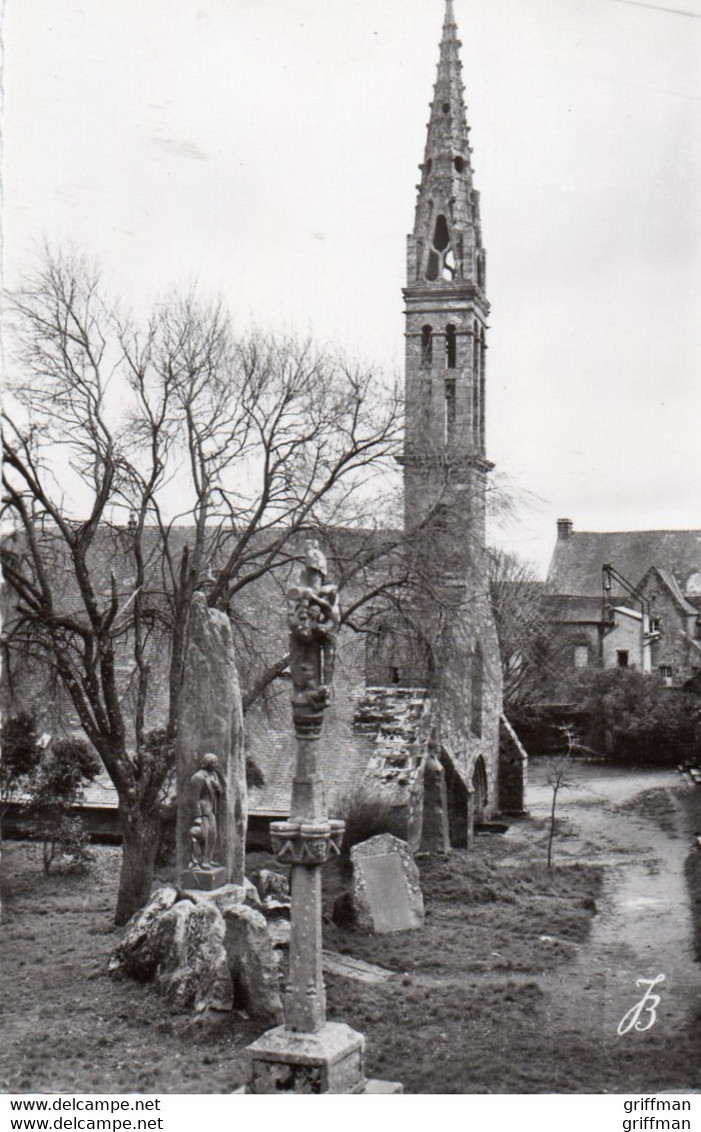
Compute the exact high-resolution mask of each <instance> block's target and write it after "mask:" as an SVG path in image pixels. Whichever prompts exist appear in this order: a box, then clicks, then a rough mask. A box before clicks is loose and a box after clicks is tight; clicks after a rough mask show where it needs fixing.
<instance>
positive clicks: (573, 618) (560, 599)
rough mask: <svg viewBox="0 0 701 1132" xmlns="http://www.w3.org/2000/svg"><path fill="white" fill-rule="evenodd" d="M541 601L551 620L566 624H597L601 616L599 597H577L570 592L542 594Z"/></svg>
mask: <svg viewBox="0 0 701 1132" xmlns="http://www.w3.org/2000/svg"><path fill="white" fill-rule="evenodd" d="M541 601H542V603H543V608H544V609H545V611H546V613H547V615H548V617H550V618H551V620H553V621H566V622H567V624H568V625H571V624H575V623H577V624H582V625H592V624H593V625H598V624H599V622H600V621H601V618H602V602H601V597H600V596H598V597H579V596H576V595H572V594H549V593H545V594H543V596H542V598H541Z"/></svg>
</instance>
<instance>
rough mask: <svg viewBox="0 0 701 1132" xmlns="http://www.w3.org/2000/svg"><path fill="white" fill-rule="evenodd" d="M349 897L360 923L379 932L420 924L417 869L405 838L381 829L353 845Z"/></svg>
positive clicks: (414, 926)
mask: <svg viewBox="0 0 701 1132" xmlns="http://www.w3.org/2000/svg"><path fill="white" fill-rule="evenodd" d="M351 857H352V860H353V892H352V901H353V908H354V913H355V918H356V920H357V922H358V923H359V924H360V926H364V927H367V928H370V929H371V930H372V931H375V932H377V933H379V934H383V933H387V932H401V931H410V930H412V929H415V928H420V927H421V926H422V924H423V919H424V904H423V895H422V893H421V886H420V884H419V870H418V868H417V867H416V864H415V862H414V859H413V857H412V854H411V852H410V850H409V847H408V845H407V844H406V842H405V841H400V839H399V838H398V837H393V836H392V834H388V833H384V834H380V835H379V836H377V837H371V838H370V839H369V840H368V841H363V842H361V843H360V844H358V845H354V846H353V849H352V850H351Z"/></svg>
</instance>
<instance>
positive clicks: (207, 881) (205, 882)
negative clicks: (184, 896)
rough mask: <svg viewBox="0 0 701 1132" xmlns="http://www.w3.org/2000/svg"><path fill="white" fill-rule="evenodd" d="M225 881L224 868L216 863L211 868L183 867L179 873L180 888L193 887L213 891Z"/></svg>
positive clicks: (203, 890) (200, 890)
mask: <svg viewBox="0 0 701 1132" xmlns="http://www.w3.org/2000/svg"><path fill="white" fill-rule="evenodd" d="M226 883H227V879H226V869H225V868H224V866H223V865H217V866H216V867H215V868H213V869H198V868H193V869H184V870H183V872H182V873H181V874H180V887H181V888H194V889H197V890H198V891H199V892H213V891H214V889H215V888H221V887H222V885H225V884H226Z"/></svg>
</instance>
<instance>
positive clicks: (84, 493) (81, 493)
mask: <svg viewBox="0 0 701 1132" xmlns="http://www.w3.org/2000/svg"><path fill="white" fill-rule="evenodd" d="M12 309H13V312H14V328H13V329H14V334H15V336H16V339H17V341H18V343H19V350H18V369H17V375H16V377H15V379H14V380H13V381H12V383H11V388H10V391H9V394H8V397H7V399H6V407H5V412H4V414H3V452H4V471H3V485H4V490H5V504H4V506H5V516H6V517H9V518H10V520H11V523H12V526H13V528H14V532H15V533H14V536H12V537H9V538H8V539H7V540H6V541H5V543H4V546H3V550H2V562H3V566H4V569H5V573H6V577H7V580H8V582H9V584H10V586H11V588H12V590H13V591H14V594H15V596H16V606H15V609H14V611H13V612H12V613H11V615H10V616H9V618H8V620H7V624H6V651H7V653H8V655H10V656H12V655H13V654H14V655H19V656H20V657H25V658H26V657H27V656H30V657H32V658H34V659H35V660H37V661H38V662H41V663H43V664H45V665H47V666H49V667H50V668H51V669H52V670H53V671H54V673H55V675H56V677H57V679H58V681H59V683H60V685H61V687H62V688H63V690H64V692H65V694H66V695H67V697H68V698H69V700H70V703H71V704H72V707H73V709H74V711H75V713H76V715H77V717H78V719H79V721H80V724H81V726H82V728H83V730H84V731H85V734H86V735H87V737H88V738H89V740H90V741H91V743H92V744H93V746H94V747H95V749H96V750H97V752H98V753H99V755H100V757H101V759H102V761H103V763H104V765H105V768H106V770H107V772H108V774H109V776H110V778H111V779H112V782H113V783H114V785H115V788H116V790H117V794H118V797H119V807H120V819H121V826H122V836H123V858H122V870H121V876H120V882H119V893H118V898H117V909H116V920H117V922H118V923H123V922H125V921H126V919H128V918H129V916H130V915H131V914H132V913H133V912H134V911H135V910H136V909H137V908H138V907H140V906H141V905H142V904H143V903H144V901H145V900H146V899H147V897H148V895H149V891H150V885H151V879H152V873H153V863H154V859H155V853H156V848H157V844H158V833H159V824H160V810H159V807H160V802H161V801H162V798H163V793H164V789H165V787H166V784H167V781H168V775H169V773H170V771H171V768H172V754H171V752H172V745H173V741H174V739H175V734H176V730H177V719H178V695H179V689H180V684H181V677H182V664H183V656H184V651H185V644H186V631H187V610H188V608H189V603H190V600H191V598H192V595H193V593H194V592H195V590H196V589H198V588H200V589H205V591H206V592H207V595H208V601H209V603H210V605H212V606H216V607H219V608H223V609H228V610H229V611H231V609H232V608H233V607H235V605H236V599H237V595H239V594H240V593H241V592H242V591H243V590H244V588H245V587H247V586H249V585H251V584H252V583H254V582H256V581H257V580H258V579H260V578H261V577H263V576H264V575H268V576H276V575H277V574H278V573H280V572H282V573H284V571H285V570H286V569H288V568H289V565H290V561H291V559H292V557H293V556H294V550H293V549H292V548H293V546H294V540H295V537H296V536H298V535H299V533H300V532H301V531H307V530H310V529H312V530H313V529H320V530H321V529H326V530H330V529H333V528H334V526H335V525H337V524H339V523H340V522H343V521H346V522H347V521H348V516H350V517H351V519H352V520H353V521H357V520H358V517H359V516H361V515H362V514H363V509H364V508H366V507H367V505H368V499H369V498H370V488H369V484H370V485H371V483H372V479H373V477H374V476H381V475H383V474H384V472H385V470H386V469H387V468H388V467H389V466H390V463H391V462H392V460H393V458H394V456H395V454H396V452H397V447H398V441H399V436H400V425H401V414H400V408H399V401H398V398H397V395H396V391H395V390H394V389H393V388H389V389H387V388H386V387H385V386H384V383H383V382H382V381H381V379H380V377H379V375H378V374H377V373H375V372H373V371H372V370H370V369H367V368H362V367H360V366H354V365H349V364H348V363H346V362H344V361H343V360H342V359H340V358H338V357H335V356H333V355H330V354H328V353H324V352H322V351H318V350H316V349H315V348H314V347H313V346H312V345H311V344H310V343H309V342H304V343H299V342H297V341H294V340H292V339H286V340H283V341H281V340H279V339H276V338H273V337H271V336H267V335H265V334H262V333H260V332H254V333H251V334H249V335H247V336H245V337H243V338H236V337H234V335H233V334H232V332H231V328H230V326H229V322H228V319H227V317H226V315H225V313H224V311H223V310H222V308H221V307H220V306H217V305H213V306H206V305H202V304H199V303H198V302H197V301H196V300H195V299H194V298H191V297H188V298H186V299H174V300H172V301H170V302H167V303H165V304H163V305H162V306H161V307H159V308H158V309H157V310H156V312H155V314H154V315H153V317H152V318H151V319H150V320H149V321H148V323H147V324H146V325H145V326H144V327H139V326H136V325H135V324H134V323H133V322H132V321H130V320H127V319H121V320H120V319H119V318H118V317H117V316H116V315H115V312H114V309H113V308H112V307H111V306H110V305H109V304H108V303H107V302H106V301H105V299H104V297H103V294H102V292H101V287H100V280H99V276H98V274H97V272H95V271H93V270H91V269H90V268H89V267H87V266H86V264H85V262H84V261H83V260H81V258H80V257H78V256H75V255H73V254H60V255H52V254H50V253H47V255H46V257H45V259H44V261H43V262H42V264H41V266H40V268H39V270H38V271H37V273H36V275H35V276H34V278H32V279H31V280H30V281H29V282H28V283H27V285H26V286H25V287H24V288H23V289H22V291H21V292H20V293H18V294H17V295H16V296H15V297H14V300H13V303H12ZM173 498H177V500H178V506H177V509H176V510H177V513H174V508H173V503H172V501H173ZM377 553H378V551H377V547H375V548H374V550H373V551H372V553H371V554H370V558H372V554H377ZM367 566H368V563H367V562H365V564H364V567H363V568H367ZM393 584H394V583H393V580H392V579H391V578H390V579H385V585H384V589H385V591H387V590H391V589H392V586H393ZM164 654H165V655H167V657H168V677H167V710H166V719H165V725H164V728H163V730H162V732H160V733H159V741H158V742H155V741H154V738H153V734H151V733H150V732H149V730H148V724H147V720H148V705H149V701H150V698H152V697H153V695H154V687H155V684H156V683H157V680H158V674H159V671H160V669H161V667H162V665H161V664H160V663H159V661H158V658H159V656H162V655H164ZM283 660H284V658H280V659H279V660H278V662H277V663H276V664H275V665H273V666H272V667H273V668H274V669H275V670H276V672H277V671H281V670H282V669H280V664H281V663H282V662H283ZM283 666H284V665H283ZM274 674H275V673H273V675H270V666H269V671H268V673H265V672H262V673H261V672H258V673H257V684H258V687H257V688H256V686H255V684H254V685H253V686H252V687H250V688H249V689H247V693H246V695H247V699H248V701H249V702H250V701H251V697H255V695H256V694H259V692H260V690H261V689H262V688H263V687H265V686H266V681H267V680H269V679H272V678H274Z"/></svg>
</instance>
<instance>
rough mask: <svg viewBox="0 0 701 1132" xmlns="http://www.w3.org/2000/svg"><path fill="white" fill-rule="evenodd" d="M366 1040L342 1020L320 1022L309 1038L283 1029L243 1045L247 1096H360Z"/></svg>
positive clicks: (363, 1085) (363, 1078)
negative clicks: (247, 1062) (247, 1060)
mask: <svg viewBox="0 0 701 1132" xmlns="http://www.w3.org/2000/svg"><path fill="white" fill-rule="evenodd" d="M364 1049H365V1038H364V1037H363V1035H362V1034H359V1033H357V1031H356V1030H352V1029H351V1028H350V1026H346V1025H345V1023H342V1022H325V1023H324V1025H323V1026H321V1028H320V1029H319V1030H317V1031H316V1033H314V1034H303V1033H293V1032H292V1031H291V1030H287V1029H285V1027H284V1026H277V1027H276V1028H275V1029H274V1030H268V1031H267V1033H265V1034H263V1035H262V1036H261V1037H260V1038H258V1041H256V1042H253V1045H250V1046H249V1047H248V1052H249V1054H250V1058H251V1069H250V1073H249V1077H248V1085H247V1088H246V1092H248V1093H278V1094H280V1093H362V1092H364V1090H365V1077H364V1074H363V1052H364Z"/></svg>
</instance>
